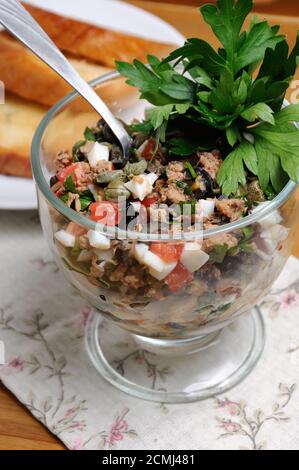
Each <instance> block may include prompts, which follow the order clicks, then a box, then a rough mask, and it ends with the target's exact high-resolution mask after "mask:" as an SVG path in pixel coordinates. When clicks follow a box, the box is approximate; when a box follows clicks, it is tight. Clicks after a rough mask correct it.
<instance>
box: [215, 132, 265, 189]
mask: <svg viewBox="0 0 299 470" xmlns="http://www.w3.org/2000/svg"><path fill="white" fill-rule="evenodd" d="M244 165H245V166H246V167H247V168H248V169H249V170H250V171H252V172H253V173H254V174H256V173H257V155H256V151H255V148H254V146H253V145H252V144H250V143H249V142H246V141H243V142H241V143H240V145H238V146H237V147H236V148H235V149H234V150H233V151H232V152H231V153H230V154H229V155H228V156H227V157H226V159H225V160H224V162H223V163H222V165H221V167H220V170H219V172H218V175H217V181H218V183H219V184H220V185H221V187H222V192H223V194H225V195H226V196H230V195H231V194H234V193H236V192H237V189H238V186H239V184H240V185H245V183H246V177H245V172H244Z"/></svg>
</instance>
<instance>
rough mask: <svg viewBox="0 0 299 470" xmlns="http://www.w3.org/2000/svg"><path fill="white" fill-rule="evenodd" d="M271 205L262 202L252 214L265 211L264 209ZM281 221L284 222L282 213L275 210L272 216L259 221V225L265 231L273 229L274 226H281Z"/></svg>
mask: <svg viewBox="0 0 299 470" xmlns="http://www.w3.org/2000/svg"><path fill="white" fill-rule="evenodd" d="M269 204H270V203H269V201H265V202H260V204H259V205H258V206H257V207H255V208H254V209H253V210H252V214H255V213H256V212H258V211H259V210H261V209H263V208H264V207H267V206H268V205H269ZM281 221H282V217H281V215H280V213H279V212H278V211H277V210H275V211H273V212H272V213H271V214H269V215H267V216H266V217H263V218H262V219H261V220H259V225H260V226H261V227H262V228H263V229H267V228H270V227H273V225H276V224H280V222H281Z"/></svg>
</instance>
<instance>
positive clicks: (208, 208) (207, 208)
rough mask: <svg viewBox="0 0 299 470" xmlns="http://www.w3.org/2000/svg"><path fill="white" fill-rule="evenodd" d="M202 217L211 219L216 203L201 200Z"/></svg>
mask: <svg viewBox="0 0 299 470" xmlns="http://www.w3.org/2000/svg"><path fill="white" fill-rule="evenodd" d="M198 202H199V204H200V207H201V211H202V215H203V217H204V218H207V217H210V216H211V215H212V214H214V212H215V201H213V200H206V199H200V200H199V201H198Z"/></svg>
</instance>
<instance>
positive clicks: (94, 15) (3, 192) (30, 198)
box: [0, 0, 184, 210]
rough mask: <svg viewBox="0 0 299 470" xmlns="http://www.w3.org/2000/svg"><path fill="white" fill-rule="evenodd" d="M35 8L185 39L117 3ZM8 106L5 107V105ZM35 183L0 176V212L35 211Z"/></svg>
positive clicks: (104, 0)
mask: <svg viewBox="0 0 299 470" xmlns="http://www.w3.org/2000/svg"><path fill="white" fill-rule="evenodd" d="M29 3H32V4H33V5H36V6H41V7H44V8H45V9H48V10H52V11H54V12H58V13H61V14H63V15H65V16H70V17H72V18H78V19H80V20H83V21H87V22H90V23H94V24H97V25H98V26H104V27H106V28H110V29H115V30H116V31H123V32H125V33H128V34H134V35H136V36H141V37H144V38H148V39H153V40H158V41H161V42H163V41H164V42H169V43H173V44H175V45H181V44H182V43H183V41H184V37H183V36H182V35H181V34H180V33H179V32H178V31H177V30H176V29H174V28H173V27H172V26H170V25H169V24H167V23H165V22H164V21H162V20H161V19H160V18H157V17H156V16H154V15H152V14H150V13H147V12H145V11H144V10H141V9H140V8H137V7H134V6H132V5H129V4H126V3H123V2H120V1H118V0H84V1H83V0H77V1H75V2H74V0H64V1H63V2H62V1H61V0H51V2H49V0H30V2H29ZM4 106H5V105H4ZM36 207H37V201H36V195H35V188H34V183H33V181H32V180H28V179H26V178H15V177H7V176H1V175H0V209H7V210H8V209H9V210H25V209H36Z"/></svg>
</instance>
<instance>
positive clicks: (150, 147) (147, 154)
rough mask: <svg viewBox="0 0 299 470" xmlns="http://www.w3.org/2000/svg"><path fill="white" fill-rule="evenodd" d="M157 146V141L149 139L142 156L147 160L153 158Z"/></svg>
mask: <svg viewBox="0 0 299 470" xmlns="http://www.w3.org/2000/svg"><path fill="white" fill-rule="evenodd" d="M155 148H156V141H155V139H153V138H150V139H148V141H147V144H146V145H145V147H144V149H143V151H142V154H141V155H142V157H143V158H145V159H146V160H151V159H152V158H153V154H154V151H155Z"/></svg>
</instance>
